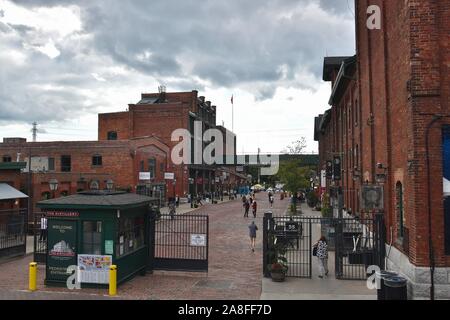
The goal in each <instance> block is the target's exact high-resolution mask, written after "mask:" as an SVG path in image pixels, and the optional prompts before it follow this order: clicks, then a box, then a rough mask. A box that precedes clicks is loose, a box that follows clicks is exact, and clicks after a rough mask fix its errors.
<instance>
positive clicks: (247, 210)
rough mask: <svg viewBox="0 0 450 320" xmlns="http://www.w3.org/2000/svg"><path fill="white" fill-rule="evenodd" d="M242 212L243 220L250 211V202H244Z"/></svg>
mask: <svg viewBox="0 0 450 320" xmlns="http://www.w3.org/2000/svg"><path fill="white" fill-rule="evenodd" d="M244 210H245V212H244V218H248V212H249V210H250V201H248V200H247V201H245V202H244Z"/></svg>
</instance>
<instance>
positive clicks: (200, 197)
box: [197, 195, 203, 207]
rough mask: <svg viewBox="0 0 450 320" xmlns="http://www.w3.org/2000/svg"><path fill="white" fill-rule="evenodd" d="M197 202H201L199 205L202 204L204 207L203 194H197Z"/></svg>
mask: <svg viewBox="0 0 450 320" xmlns="http://www.w3.org/2000/svg"><path fill="white" fill-rule="evenodd" d="M197 204H199V205H201V206H202V207H203V203H202V196H201V195H198V196H197Z"/></svg>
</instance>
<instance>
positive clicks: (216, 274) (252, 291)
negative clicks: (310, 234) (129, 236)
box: [0, 193, 288, 300]
mask: <svg viewBox="0 0 450 320" xmlns="http://www.w3.org/2000/svg"><path fill="white" fill-rule="evenodd" d="M257 202H258V215H257V218H256V219H255V222H256V223H257V224H258V227H259V228H260V230H259V231H258V237H257V249H256V252H255V253H252V251H251V250H250V241H249V237H248V227H247V226H248V225H249V224H250V223H251V221H253V220H252V218H244V217H243V208H242V202H241V201H240V199H238V200H234V201H230V202H224V203H222V204H218V205H210V204H208V205H205V206H203V207H200V208H199V209H197V210H195V211H193V213H195V214H208V215H209V219H210V220H209V221H210V227H209V228H210V229H209V230H210V239H209V240H210V247H209V272H208V273H207V274H206V273H180V272H160V271H158V272H155V273H154V274H151V275H150V274H148V275H146V276H139V275H138V276H136V277H135V278H134V279H132V280H131V281H129V282H126V283H125V284H123V285H121V286H120V287H119V288H118V298H120V299H152V300H167V299H170V300H177V299H183V300H184V299H187V300H208V299H209V300H227V299H233V300H235V299H251V300H254V299H259V298H260V296H261V281H262V231H261V225H262V220H263V215H264V212H265V211H267V210H272V211H273V212H274V214H283V213H284V212H285V211H286V208H287V206H288V200H287V199H285V200H283V201H280V200H279V197H278V195H277V196H276V199H275V203H274V208H273V209H269V202H268V197H267V194H266V193H259V194H258V195H257ZM250 216H251V215H250ZM31 260H32V256H26V257H24V258H21V259H17V260H13V261H10V262H7V263H4V264H2V265H0V270H1V272H0V299H36V298H38V299H55V298H57V299H105V298H107V297H106V296H105V295H106V294H107V289H82V290H81V291H77V292H71V291H69V290H68V289H65V288H47V287H45V286H44V272H45V266H44V265H40V266H39V282H38V289H39V291H38V292H35V293H28V292H26V289H27V287H28V263H29V262H31ZM57 292H64V295H60V294H56V295H55V293H57Z"/></svg>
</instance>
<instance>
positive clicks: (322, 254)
mask: <svg viewBox="0 0 450 320" xmlns="http://www.w3.org/2000/svg"><path fill="white" fill-rule="evenodd" d="M314 247H315V250H314V251H315V252H316V256H317V260H318V263H319V278H321V279H322V278H323V277H324V276H328V244H327V239H326V238H325V237H324V236H322V237H321V238H320V239H319V241H317V243H316V244H315V245H314Z"/></svg>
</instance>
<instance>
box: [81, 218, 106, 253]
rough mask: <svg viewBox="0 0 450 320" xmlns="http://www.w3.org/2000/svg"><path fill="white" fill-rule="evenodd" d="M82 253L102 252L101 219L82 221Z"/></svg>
mask: <svg viewBox="0 0 450 320" xmlns="http://www.w3.org/2000/svg"><path fill="white" fill-rule="evenodd" d="M83 254H98V255H100V254H102V222H101V221H83Z"/></svg>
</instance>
